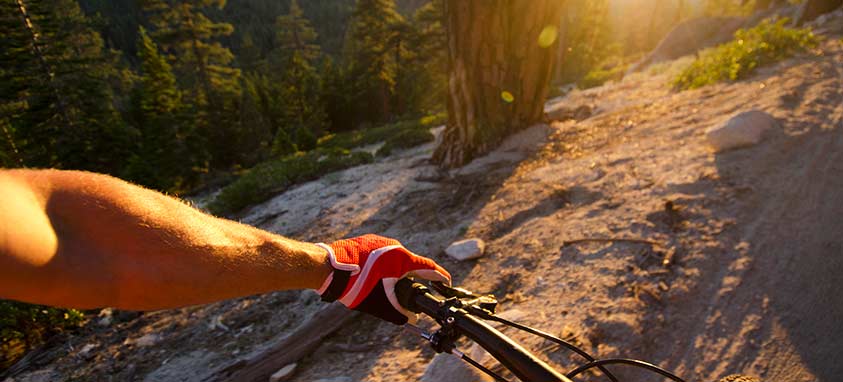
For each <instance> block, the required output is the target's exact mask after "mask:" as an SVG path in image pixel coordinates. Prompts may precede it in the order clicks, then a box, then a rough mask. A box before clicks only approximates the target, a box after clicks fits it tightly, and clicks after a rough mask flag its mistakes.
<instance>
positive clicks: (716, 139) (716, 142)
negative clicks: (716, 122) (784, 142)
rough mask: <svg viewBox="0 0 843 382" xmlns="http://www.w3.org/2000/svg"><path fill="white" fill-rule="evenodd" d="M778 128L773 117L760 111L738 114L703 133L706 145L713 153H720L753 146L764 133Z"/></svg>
mask: <svg viewBox="0 0 843 382" xmlns="http://www.w3.org/2000/svg"><path fill="white" fill-rule="evenodd" d="M774 127H778V122H777V121H776V119H775V118H773V116H771V115H770V114H767V113H765V112H763V111H760V110H751V111H747V112H743V113H740V114H738V115H736V116H734V117H732V118H730V119H729V120H728V121H726V123H725V124H723V125H720V126H714V127H712V128H710V129H709V130H708V131H706V133H705V137H706V140H707V141H708V144H709V145H711V147H712V148H714V151H717V152H721V151H726V150H731V149H736V148H740V147H746V146H751V145H754V144H756V143H758V142H760V141H761V139H762V138H763V136H764V132H765V131H767V130H770V129H772V128H774Z"/></svg>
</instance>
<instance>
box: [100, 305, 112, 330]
mask: <svg viewBox="0 0 843 382" xmlns="http://www.w3.org/2000/svg"><path fill="white" fill-rule="evenodd" d="M113 313H114V311H113V310H112V309H111V308H105V309H103V310H101V311H100V313H99V314H98V315H97V317H99V320H97V325H99V326H109V325H111V324H112V323H113V322H114V317H113Z"/></svg>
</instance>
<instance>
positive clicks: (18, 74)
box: [0, 0, 131, 174]
mask: <svg viewBox="0 0 843 382" xmlns="http://www.w3.org/2000/svg"><path fill="white" fill-rule="evenodd" d="M0 12H2V15H0V19H2V22H0V27H2V28H3V30H2V32H3V36H4V38H3V39H2V44H3V47H2V49H0V50H2V53H0V56H2V58H0V60H2V61H3V62H4V65H3V71H2V79H1V80H0V82H2V83H3V85H2V90H0V92H2V94H3V101H2V105H3V106H2V108H3V116H2V118H0V119H3V120H5V122H4V123H3V124H4V129H3V130H4V135H5V136H6V140H7V142H9V143H11V142H14V143H15V148H16V151H17V152H18V154H19V155H18V159H19V163H22V164H24V165H26V166H33V167H58V168H74V169H86V170H92V171H99V172H106V173H113V174H114V173H117V172H119V169H120V168H121V167H122V165H123V161H124V158H125V157H126V154H127V150H128V148H129V139H130V138H131V137H130V131H129V130H127V129H126V128H125V125H124V124H123V123H122V121H121V119H120V117H119V115H118V113H117V112H116V110H115V108H114V100H113V93H112V90H111V88H110V86H109V81H110V80H111V79H112V78H113V77H114V75H115V73H116V72H115V70H114V67H115V60H116V55H115V54H113V53H112V52H108V51H106V50H105V49H103V41H102V39H101V38H100V36H99V34H98V33H96V32H95V31H94V30H93V29H92V27H91V23H90V21H89V20H88V19H87V18H86V17H85V16H84V14H82V12H81V10H80V9H79V6H78V5H77V3H76V2H75V1H71V0H55V1H35V0H30V1H23V0H16V1H14V2H12V1H8V2H4V3H3V5H2V8H0ZM7 63H9V64H11V65H7ZM9 137H10V138H9Z"/></svg>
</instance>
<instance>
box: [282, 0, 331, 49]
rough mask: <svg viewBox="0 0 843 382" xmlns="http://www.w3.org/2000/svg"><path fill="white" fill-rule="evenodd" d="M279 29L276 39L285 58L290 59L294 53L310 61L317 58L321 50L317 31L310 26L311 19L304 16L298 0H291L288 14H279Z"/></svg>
mask: <svg viewBox="0 0 843 382" xmlns="http://www.w3.org/2000/svg"><path fill="white" fill-rule="evenodd" d="M275 28H276V30H277V31H278V32H277V36H276V40H277V41H278V48H279V51H280V52H281V54H282V55H283V57H284V58H282V61H289V60H290V59H291V58H292V56H293V54H298V55H299V56H300V57H301V58H303V59H304V60H306V61H308V62H311V63H312V62H313V61H314V60H316V59H317V58H318V57H319V55H320V54H321V51H320V49H319V45H317V44H315V43H314V41H316V37H317V35H316V31H314V30H313V27H311V26H310V21H309V20H308V19H306V18H305V17H304V16H303V12H302V10H301V7H299V3H298V1H296V0H290V11H289V13H287V14H286V15H282V16H278V19H277V20H276V21H275Z"/></svg>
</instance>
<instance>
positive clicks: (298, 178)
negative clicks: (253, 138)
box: [208, 148, 373, 215]
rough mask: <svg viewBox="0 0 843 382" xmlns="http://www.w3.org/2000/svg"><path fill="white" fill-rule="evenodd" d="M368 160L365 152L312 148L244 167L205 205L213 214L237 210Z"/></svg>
mask: <svg viewBox="0 0 843 382" xmlns="http://www.w3.org/2000/svg"><path fill="white" fill-rule="evenodd" d="M372 159H373V158H372V155H371V154H369V153H365V152H349V151H348V150H344V149H339V148H334V149H316V150H312V151H309V152H307V153H297V154H293V155H289V156H286V157H283V158H280V159H276V160H271V161H267V162H264V163H261V164H259V165H257V166H255V167H252V168H251V169H249V170H246V171H245V172H244V173H243V174H242V175H241V176H240V178H238V179H237V180H236V181H234V182H233V183H231V184H229V185H228V186H225V187H224V188H223V189H222V190H221V191H220V194H219V195H217V197H216V198H215V199H214V200H213V201H212V202H211V203H210V204H208V210H209V211H211V213H213V214H215V215H225V214H229V213H233V212H237V211H239V210H241V209H243V208H244V207H246V206H249V205H251V204H255V203H260V202H262V201H264V200H266V199H268V198H269V197H271V196H272V195H275V194H277V193H279V192H282V191H284V190H286V189H288V188H290V186H292V185H294V184H296V183H301V182H305V181H308V180H312V179H316V178H318V177H319V176H321V175H323V174H327V173H329V172H333V171H338V170H342V169H346V168H349V167H354V166H357V165H360V164H364V163H370V162H371V161H372Z"/></svg>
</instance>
